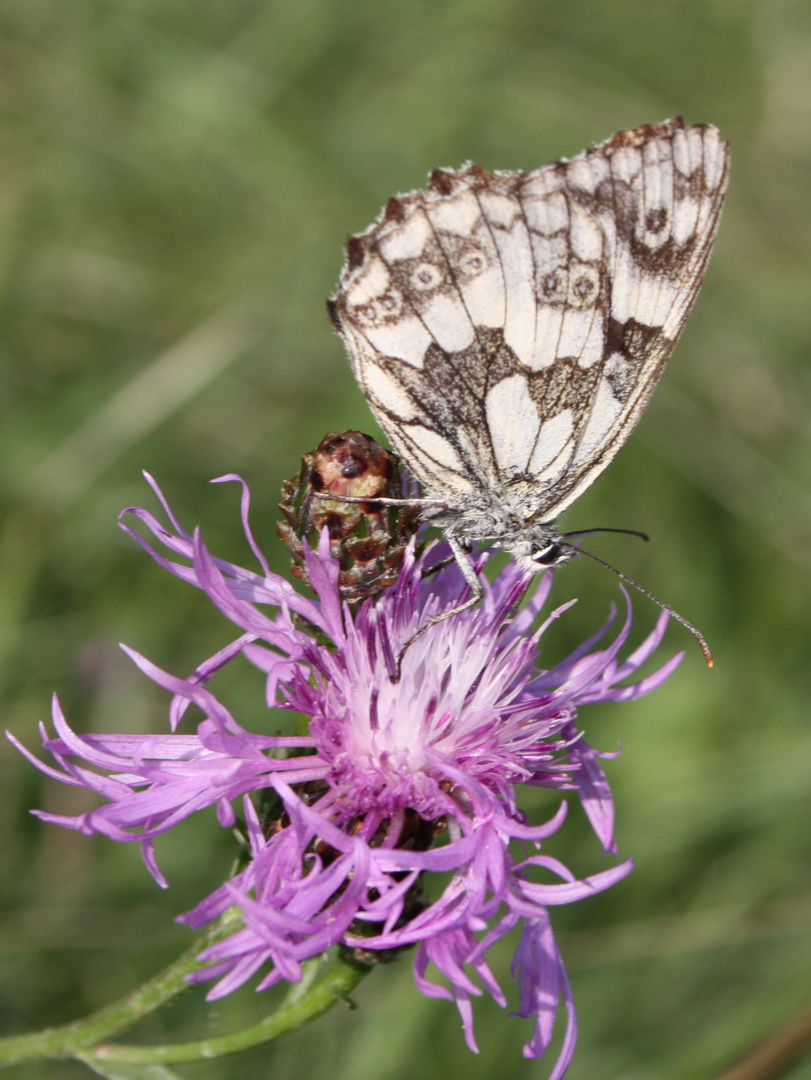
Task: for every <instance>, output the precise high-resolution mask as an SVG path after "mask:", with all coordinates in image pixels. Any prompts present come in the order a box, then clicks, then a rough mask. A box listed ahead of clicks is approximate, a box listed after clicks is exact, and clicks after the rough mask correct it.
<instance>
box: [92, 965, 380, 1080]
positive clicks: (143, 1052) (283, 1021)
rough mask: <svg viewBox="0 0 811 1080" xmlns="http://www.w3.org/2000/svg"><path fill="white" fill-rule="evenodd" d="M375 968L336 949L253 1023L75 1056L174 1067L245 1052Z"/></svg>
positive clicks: (315, 1012) (323, 1006)
mask: <svg viewBox="0 0 811 1080" xmlns="http://www.w3.org/2000/svg"><path fill="white" fill-rule="evenodd" d="M371 970H372V967H371V965H369V964H364V963H361V962H359V961H357V960H353V959H352V958H350V957H349V956H348V955H347V954H345V953H343V952H342V951H336V952H335V954H334V955H332V956H330V957H329V958H328V959H326V960H314V961H310V962H309V964H306V965H305V977H304V979H303V980H302V982H301V983H296V984H294V985H293V986H292V987H291V988H290V991H289V993H288V994H287V997H286V998H285V999H284V1001H283V1002H282V1004H281V1005H280V1006H279V1008H278V1009H277V1010H276V1012H274V1013H273V1014H272V1015H270V1016H268V1017H266V1018H265V1019H264V1020H262V1021H260V1023H258V1024H254V1025H253V1027H248V1028H243V1029H242V1030H240V1031H234V1032H231V1033H230V1034H228V1035H220V1036H218V1037H217V1038H213V1039H200V1040H198V1041H197V1042H187V1043H174V1044H171V1045H168V1046H122V1045H119V1046H113V1045H104V1046H97V1047H95V1048H94V1049H93V1050H91V1051H89V1052H88V1051H85V1052H83V1053H81V1054H78V1055H77V1056H78V1057H81V1059H82V1061H86V1062H87V1063H88V1064H92V1063H94V1062H96V1063H98V1065H99V1066H100V1067H101V1066H104V1065H110V1064H129V1065H171V1064H178V1063H180V1062H182V1061H201V1060H206V1061H208V1060H210V1059H211V1058H215V1057H222V1056H223V1055H224V1054H233V1053H235V1052H236V1051H238V1050H247V1049H248V1047H250V1046H258V1045H259V1043H263V1042H268V1041H269V1040H270V1039H274V1038H275V1037H276V1036H277V1035H282V1034H283V1033H284V1032H286V1031H292V1030H293V1028H296V1027H299V1026H300V1025H301V1024H304V1023H306V1022H307V1021H308V1020H313V1019H315V1017H316V1016H320V1015H321V1013H323V1012H326V1011H327V1009H329V1008H330V1007H331V1006H332V1005H334V1004H335V1002H336V1001H338V1000H346V999H347V997H348V995H349V994H350V993H351V991H352V990H354V988H355V987H356V986H357V985H358V983H359V982H360V981H361V980H362V979H363V978H364V977H365V976H366V975H368V974H369V972H370V971H371Z"/></svg>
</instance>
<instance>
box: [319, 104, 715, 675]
mask: <svg viewBox="0 0 811 1080" xmlns="http://www.w3.org/2000/svg"><path fill="white" fill-rule="evenodd" d="M728 171H729V147H728V144H727V143H726V142H725V141H723V140H722V139H721V137H720V135H719V133H718V130H717V129H716V128H715V127H713V126H711V125H709V124H700V125H695V126H692V127H685V126H684V123H683V121H682V119H681V118H680V117H677V118H675V119H672V120H667V121H665V122H664V123H660V124H646V125H644V126H642V127H638V128H634V129H632V130H626V131H620V132H618V133H617V134H615V135H613V136H612V137H611V138H610V139H608V140H606V141H605V142H603V143H600V144H599V145H597V146H595V147H593V148H592V149H589V150H585V151H583V152H582V153H581V154H578V155H577V156H576V157H574V158H571V159H566V158H563V159H561V160H559V161H556V162H553V163H552V164H550V165H545V166H544V167H542V168H540V169H536V170H534V171H533V172H529V173H525V172H505V171H497V172H492V173H488V172H485V170H484V169H482V168H481V167H480V166H478V165H475V164H471V163H468V164H466V165H464V166H462V168H461V169H459V170H458V171H456V170H453V169H435V170H434V171H433V172H432V173H431V175H430V182H429V184H428V186H427V187H426V188H425V189H424V190H422V191H413V192H411V193H409V194H407V195H397V196H395V197H393V198H392V199H390V200H389V202H388V203H387V204H386V206H385V208H384V209H383V211H382V212H381V214H380V216H379V217H378V219H377V221H376V222H375V223H374V224H373V225H371V226H370V227H369V228H368V229H366V230H365V232H362V233H360V234H358V235H356V236H351V237H350V238H349V240H348V242H347V245H346V261H345V263H344V267H343V270H342V272H341V276H340V279H339V282H338V286H337V289H336V292H335V293H334V295H333V296H332V297H331V298H330V300H329V301H328V309H329V312H330V316H331V318H332V321H333V324H334V325H335V327H336V328H337V330H338V331H339V333H340V335H341V337H342V338H343V340H344V343H345V345H346V348H347V351H348V353H349V357H350V362H351V365H352V370H353V372H354V374H355V377H356V379H357V381H358V383H359V385H360V388H361V390H362V391H363V393H364V394H365V396H366V398H367V400H368V402H369V404H370V406H371V409H372V412H373V413H374V415H375V418H376V419H377V421H378V423H379V424H380V427H381V428H382V429H383V431H384V432H385V433H386V435H387V436H388V438H389V440H390V442H391V445H392V447H393V448H394V449H395V450H396V451H397V453H398V454H399V455H400V456H401V457H402V458H403V459H404V461H405V462H406V464H407V465H408V466H409V468H410V469H411V471H412V472H413V473H414V474H415V475H416V477H417V479H418V480H419V481H420V483H421V485H422V489H423V492H424V496H425V497H424V498H423V499H422V500H420V505H421V506H422V508H423V509H422V514H423V517H424V518H425V519H426V520H430V522H431V524H433V525H436V526H438V527H440V528H441V529H442V530H443V531H444V534H445V538H446V540H447V542H448V544H449V545H450V549H451V551H452V552H453V555H454V557H455V559H456V560H457V562H458V564H459V567H460V569H461V570H462V573H463V574H464V576H465V579H466V580H467V582H468V584H469V585H470V588H471V596H470V599H469V600H467V601H466V602H465V603H464V604H462V605H460V608H457V609H455V610H460V609H461V608H464V607H467V606H469V605H472V604H474V603H475V602H476V601H477V600H478V599H479V598H480V597H481V595H482V586H481V582H480V581H479V579H478V578H477V576H476V573H475V571H474V569H473V567H472V565H471V563H470V561H469V559H468V557H467V552H468V551H469V550H470V549H471V547H472V545H473V544H474V543H476V542H477V541H482V540H489V541H491V542H492V543H493V544H495V545H496V546H498V547H502V548H504V549H506V550H507V551H508V552H510V553H511V554H512V555H513V557H514V558H515V559H516V560H517V562H518V563H519V564H520V565H521V566H522V567H523V568H526V569H530V570H534V571H540V570H543V569H545V568H547V567H550V566H554V565H556V564H558V563H561V562H564V561H566V560H567V559H569V558H571V557H572V556H573V555H574V554H576V553H577V552H578V550H579V549H578V548H577V547H576V546H575V545H573V544H571V543H568V542H567V541H566V539H565V537H564V536H563V535H562V534H561V533H560V532H559V531H558V529H557V527H556V525H555V520H556V519H557V517H558V516H559V515H560V514H561V513H562V512H563V511H564V510H566V509H567V507H569V506H570V505H571V504H572V503H573V502H574V500H575V499H576V498H577V497H578V496H579V495H580V494H581V493H582V492H583V491H584V490H585V489H586V488H587V487H589V485H590V484H591V483H592V482H593V481H594V480H595V479H596V478H597V476H598V475H599V474H600V473H601V472H602V471H603V469H605V468H606V466H607V465H608V464H609V462H610V461H611V460H612V459H613V457H614V455H615V454H616V453H617V451H618V450H619V448H620V447H621V446H622V445H623V443H624V442H625V441H626V439H627V438H628V437H629V435H630V434H631V432H632V430H633V429H634V427H635V426H636V424H637V422H638V420H639V418H640V416H641V415H642V412H643V410H644V408H645V406H646V405H647V403H648V401H649V399H650V396H651V394H652V393H653V390H654V388H655V386H656V383H657V382H658V381H659V377H660V376H661V374H662V371H663V370H664V367H665V364H666V363H667V361H668V359H669V357H670V354H671V353H672V351H673V348H674V346H675V344H676V341H677V339H678V336H679V334H680V332H681V329H682V327H683V326H684V322H685V320H686V318H687V315H688V313H689V311H690V308H691V307H692V305H693V301H694V300H695V297H696V294H697V292H698V288H699V286H700V284H701V280H702V277H703V275H704V270H705V268H706V265H707V260H708V258H709V255H710V250H711V248H712V244H713V241H714V239H715V234H716V231H717V228H718V222H719V216H720V212H721V205H722V202H723V199H724V193H725V191H726V186H727V177H728ZM633 584H635V583H633ZM643 591H645V590H643ZM663 606H664V607H667V605H663ZM667 610H671V609H669V608H667ZM674 614H675V613H674ZM677 617H678V616H677ZM680 621H684V620H680ZM685 625H688V627H689V628H690V629H691V630H693V632H694V633H696V634H697V631H695V630H694V628H693V627H691V626H689V624H687V623H685ZM697 636H698V637H699V640H700V641H703V639H701V638H700V635H698V634H697ZM705 655H706V653H705Z"/></svg>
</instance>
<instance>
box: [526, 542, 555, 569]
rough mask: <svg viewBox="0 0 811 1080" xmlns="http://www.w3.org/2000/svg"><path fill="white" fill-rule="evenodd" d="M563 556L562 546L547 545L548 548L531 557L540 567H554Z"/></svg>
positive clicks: (536, 552) (541, 549) (534, 553)
mask: <svg viewBox="0 0 811 1080" xmlns="http://www.w3.org/2000/svg"><path fill="white" fill-rule="evenodd" d="M561 554H562V552H561V548H560V544H547V546H546V547H544V548H539V549H538V551H534V552H533V553H532V555H531V556H530V557H531V559H532V561H533V562H534V563H538V565H539V566H554V565H555V563H556V562H559V561H560V557H561Z"/></svg>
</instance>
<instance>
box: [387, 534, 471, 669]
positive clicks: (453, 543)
mask: <svg viewBox="0 0 811 1080" xmlns="http://www.w3.org/2000/svg"><path fill="white" fill-rule="evenodd" d="M445 539H446V540H447V542H448V546H449V547H450V549H451V551H452V552H453V557H454V559H455V560H456V564H457V566H458V567H459V570H460V571H461V573H462V577H463V578H464V579H465V581H466V582H467V584H468V585H469V586H470V596H469V597H468V598H467V600H465V601H464V602H463V603H461V604H457V605H456V607H453V608H450V609H449V610H448V611H443V612H442V614H441V615H435V616H434V617H433V619H429V620H428V622H427V623H426V624H425V626H421V627H420V628H419V630H418V631H417V632H416V634H414V635H413V636H412V637H410V638H409V639H408V641H407V642H406V643H405V645H403V647H402V649H401V650H400V655H399V656H398V657H397V666H396V669H395V672H394V675H392V677H391V681H392V682H393V683H398V682H399V681H400V675H401V674H402V669H403V657H404V656H405V654H406V652H407V650H408V649H409V648H410V647H411V646H412V645H413V644H414V642H415V641H417V640H419V638H421V637H422V635H423V634H424V633H426V632H427V631H428V630H430V629H431V627H432V626H436V624H437V623H441V622H444V621H445V620H446V619H450V618H452V617H453V616H454V615H459V614H460V612H462V611H467V610H468V608H472V607H475V606H476V604H478V602H479V601H480V600H481V598H482V597H483V596H484V586H483V585H482V583H481V580H480V579H479V575H478V574H477V573H476V571H475V570H474V569H473V567H472V566H471V565H470V559H468V557H467V551H466V549H465V547H464V545H463V544H462V543H461V542H460V541H459V540H457V539H456V537H455V536H448V535H447V534H446V535H445Z"/></svg>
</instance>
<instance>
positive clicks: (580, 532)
mask: <svg viewBox="0 0 811 1080" xmlns="http://www.w3.org/2000/svg"><path fill="white" fill-rule="evenodd" d="M596 532H613V533H624V534H625V535H626V536H638V537H639V539H640V540H650V537H649V536H648V534H647V533H645V532H640V531H639V529H611V528H608V527H606V526H602V525H598V526H597V528H596V529H576V530H575V531H574V532H567V533H561V535H562V536H563V538H564V539H565V538H566V537H567V536H591V534H592V533H596ZM586 554H588V552H586Z"/></svg>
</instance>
